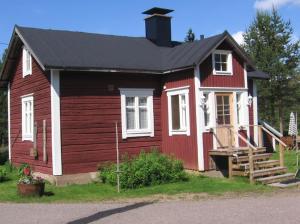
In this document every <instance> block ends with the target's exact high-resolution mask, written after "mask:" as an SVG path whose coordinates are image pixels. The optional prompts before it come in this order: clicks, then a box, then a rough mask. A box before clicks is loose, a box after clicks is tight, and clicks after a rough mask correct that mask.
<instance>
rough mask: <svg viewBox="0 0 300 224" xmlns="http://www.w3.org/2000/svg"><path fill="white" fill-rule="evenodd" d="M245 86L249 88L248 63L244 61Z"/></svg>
mask: <svg viewBox="0 0 300 224" xmlns="http://www.w3.org/2000/svg"><path fill="white" fill-rule="evenodd" d="M244 87H245V88H246V89H248V73H247V64H246V63H244Z"/></svg>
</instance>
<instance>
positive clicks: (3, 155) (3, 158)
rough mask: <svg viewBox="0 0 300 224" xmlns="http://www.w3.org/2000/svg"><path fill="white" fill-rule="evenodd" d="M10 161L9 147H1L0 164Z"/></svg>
mask: <svg viewBox="0 0 300 224" xmlns="http://www.w3.org/2000/svg"><path fill="white" fill-rule="evenodd" d="M7 161H8V149H7V148H0V165H3V164H5V163H6V162H7Z"/></svg>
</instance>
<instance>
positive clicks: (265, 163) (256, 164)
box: [234, 160, 280, 170]
mask: <svg viewBox="0 0 300 224" xmlns="http://www.w3.org/2000/svg"><path fill="white" fill-rule="evenodd" d="M279 164H280V162H279V160H264V161H254V167H255V168H263V167H266V168H267V167H271V166H279ZM234 168H235V169H244V170H247V169H249V163H240V164H234Z"/></svg>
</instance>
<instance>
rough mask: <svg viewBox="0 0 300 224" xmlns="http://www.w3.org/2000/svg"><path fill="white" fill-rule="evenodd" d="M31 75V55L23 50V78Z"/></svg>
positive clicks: (26, 50)
mask: <svg viewBox="0 0 300 224" xmlns="http://www.w3.org/2000/svg"><path fill="white" fill-rule="evenodd" d="M31 73H32V63H31V54H30V52H29V50H28V49H26V48H25V47H24V48H23V77H25V76H27V75H31Z"/></svg>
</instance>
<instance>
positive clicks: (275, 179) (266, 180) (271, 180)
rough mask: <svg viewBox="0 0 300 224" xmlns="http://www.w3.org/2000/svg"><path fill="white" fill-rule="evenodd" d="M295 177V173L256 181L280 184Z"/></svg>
mask: <svg viewBox="0 0 300 224" xmlns="http://www.w3.org/2000/svg"><path fill="white" fill-rule="evenodd" d="M294 177H295V174H293V173H285V174H280V175H276V176H270V177H261V178H258V179H256V181H258V182H262V183H276V182H280V181H282V180H283V179H284V180H287V179H292V178H294Z"/></svg>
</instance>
